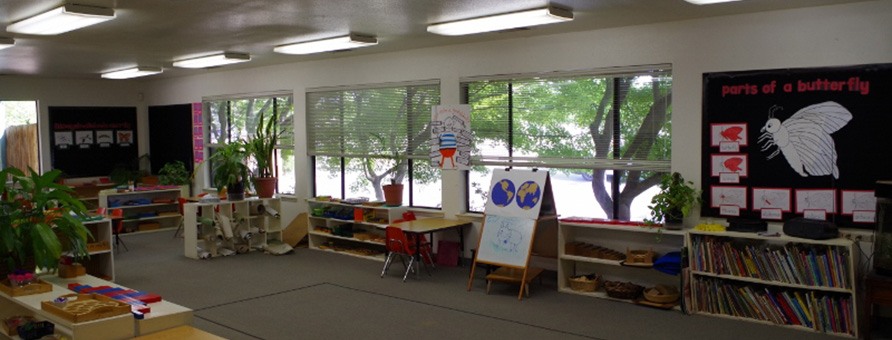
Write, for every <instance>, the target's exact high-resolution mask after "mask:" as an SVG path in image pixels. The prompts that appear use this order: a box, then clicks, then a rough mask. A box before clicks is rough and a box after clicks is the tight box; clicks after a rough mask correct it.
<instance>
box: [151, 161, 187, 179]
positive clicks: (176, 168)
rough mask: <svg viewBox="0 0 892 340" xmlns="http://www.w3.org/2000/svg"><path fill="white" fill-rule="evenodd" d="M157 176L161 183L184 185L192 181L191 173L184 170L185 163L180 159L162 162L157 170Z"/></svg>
mask: <svg viewBox="0 0 892 340" xmlns="http://www.w3.org/2000/svg"><path fill="white" fill-rule="evenodd" d="M158 177H159V180H160V181H161V184H168V185H186V184H189V183H191V182H192V175H191V174H190V173H189V171H188V170H186V165H185V164H183V162H182V161H173V162H170V163H166V164H164V166H163V167H161V170H159V171H158Z"/></svg>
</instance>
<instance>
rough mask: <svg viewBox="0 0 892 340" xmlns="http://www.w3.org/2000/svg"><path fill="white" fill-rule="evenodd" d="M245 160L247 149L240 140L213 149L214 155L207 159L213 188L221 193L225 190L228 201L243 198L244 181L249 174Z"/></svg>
mask: <svg viewBox="0 0 892 340" xmlns="http://www.w3.org/2000/svg"><path fill="white" fill-rule="evenodd" d="M247 160H248V148H247V145H246V143H245V142H244V141H241V140H238V141H235V142H232V143H229V144H226V145H224V146H222V147H219V148H217V149H215V151H214V154H212V155H211V156H210V157H208V161H210V162H211V166H212V171H213V174H214V187H216V188H217V190H218V192H223V189H224V188H225V189H226V194H227V198H228V199H229V200H230V201H238V200H242V199H244V198H245V181H247V180H248V176H249V173H250V172H249V170H248V166H247V165H246V164H245V163H246V162H247ZM221 198H222V197H221Z"/></svg>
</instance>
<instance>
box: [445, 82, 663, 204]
mask: <svg viewBox="0 0 892 340" xmlns="http://www.w3.org/2000/svg"><path fill="white" fill-rule="evenodd" d="M647 73H652V74H655V75H662V76H668V77H669V79H670V84H669V86H668V94H667V95H668V96H671V93H672V90H671V79H672V66H671V65H670V64H659V65H642V66H629V67H612V68H604V69H593V70H580V71H560V72H547V73H524V74H508V75H495V76H474V77H465V78H461V79H460V86H461V88H460V96H461V100H460V102H461V103H462V104H469V101H470V99H471V93H470V88H471V86H470V85H471V84H473V83H476V82H492V81H503V82H507V89H508V92H507V93H506V94H507V115H508V117H507V126H506V128H507V131H506V133H505V134H504V137H506V139H507V142H505V144H506V148H507V156H493V155H481V154H479V153H478V154H476V155H472V157H471V165H472V166H499V167H508V168H513V167H519V168H533V169H542V168H561V169H585V170H605V171H610V173H613V174H619V173H621V174H622V176H626V175H627V174H628V172H630V171H653V172H655V173H668V172H670V171H671V152H669V153H668V154H667V155H666V156H665V157H666V158H665V159H661V160H632V159H622V157H621V155H620V152H621V150H620V147H619V146H620V144H619V143H620V140H621V139H622V138H623V136H621V135H620V134H621V132H620V131H621V130H620V129H619V124H620V118H622V114H621V111H622V108H621V107H620V105H617V104H618V103H619V102H618V98H619V96H620V91H615V92H614V93H613V97H612V100H611V102H612V105H611V106H610V108H609V114H610V115H612V116H613V118H614V119H612V121H613V128H614V131H615V132H614V134H613V137H612V138H611V143H612V145H611V148H610V149H611V152H610V153H611V155H610V156H609V157H608V158H606V159H605V158H573V157H568V158H554V157H552V158H548V157H525V156H518V155H516V154H515V151H516V150H515V147H514V138H515V136H514V130H515V129H514V124H515V119H517V118H516V117H515V116H514V109H515V106H514V105H515V104H514V100H515V98H514V95H515V91H514V89H513V84H515V83H521V82H531V81H534V80H535V81H541V82H544V81H548V80H559V79H568V78H576V77H592V78H603V79H608V78H609V79H612V80H613V82H614V84H613V86H614V87H615V88H619V87H618V86H617V85H618V84H617V83H618V82H619V81H620V79H621V77H628V76H640V75H645V74H647ZM654 101H656V98H654ZM671 110H672V109H671V101H670V102H669V104H667V105H666V111H667V113H669V112H671ZM472 116H473V114H472ZM664 124H665V126H666V127H667V128H668V130H669V136H668V138H669V140H670V143H671V115H667V118H666V121H665V123H664ZM476 132H477V131H475V137H476V136H477V134H476ZM670 148H671V147H670ZM464 180H465V183H466V185H465V207H464V208H465V211H466V212H468V213H482V212H483V211H482V210H481V211H477V210H473V207H472V199H471V198H472V195H473V192H472V191H473V190H474V188H473V187H472V184H473V183H472V180H471V171H467V172H465V174H464ZM607 189H608V191H609V194H610V196H611V197H620V196H619V195H621V194H622V193H621V190H620V181H618V180H610V187H608V188H607ZM639 195H640V194H639ZM636 197H637V196H636ZM619 203H620V202H619V201H618V200H615V199H614V200H613V201H612V216H618V212H619V209H620V204H619ZM608 216H611V215H609V214H608Z"/></svg>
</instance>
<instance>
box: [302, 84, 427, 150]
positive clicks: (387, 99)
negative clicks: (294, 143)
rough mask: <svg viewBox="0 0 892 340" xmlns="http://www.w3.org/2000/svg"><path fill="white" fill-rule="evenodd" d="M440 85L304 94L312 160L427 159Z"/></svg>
mask: <svg viewBox="0 0 892 340" xmlns="http://www.w3.org/2000/svg"><path fill="white" fill-rule="evenodd" d="M439 102H440V84H439V82H426V83H404V84H387V85H382V86H381V87H374V86H363V87H353V88H329V89H315V90H310V91H308V92H307V152H308V154H309V155H310V156H334V157H359V158H366V157H372V158H403V157H410V158H427V157H428V153H429V152H430V146H429V144H428V143H429V140H430V116H431V107H432V106H434V105H438V104H439Z"/></svg>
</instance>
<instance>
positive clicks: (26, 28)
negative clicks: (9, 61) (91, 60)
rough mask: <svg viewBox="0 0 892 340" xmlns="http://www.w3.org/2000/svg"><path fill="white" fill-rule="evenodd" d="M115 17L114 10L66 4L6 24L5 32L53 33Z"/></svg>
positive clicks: (71, 29)
mask: <svg viewBox="0 0 892 340" xmlns="http://www.w3.org/2000/svg"><path fill="white" fill-rule="evenodd" d="M114 18H115V10H114V9H111V8H105V7H93V6H84V5H75V4H68V5H64V6H62V7H57V8H55V9H52V10H49V11H47V12H43V13H41V14H38V15H35V16H33V17H30V18H27V19H25V20H22V21H19V22H16V23H14V24H12V25H9V26H6V31H7V32H15V33H21V34H39V35H54V34H61V33H65V32H68V31H73V30H76V29H78V28H83V27H87V26H90V25H95V24H98V23H100V22H103V21H107V20H111V19H114Z"/></svg>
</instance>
